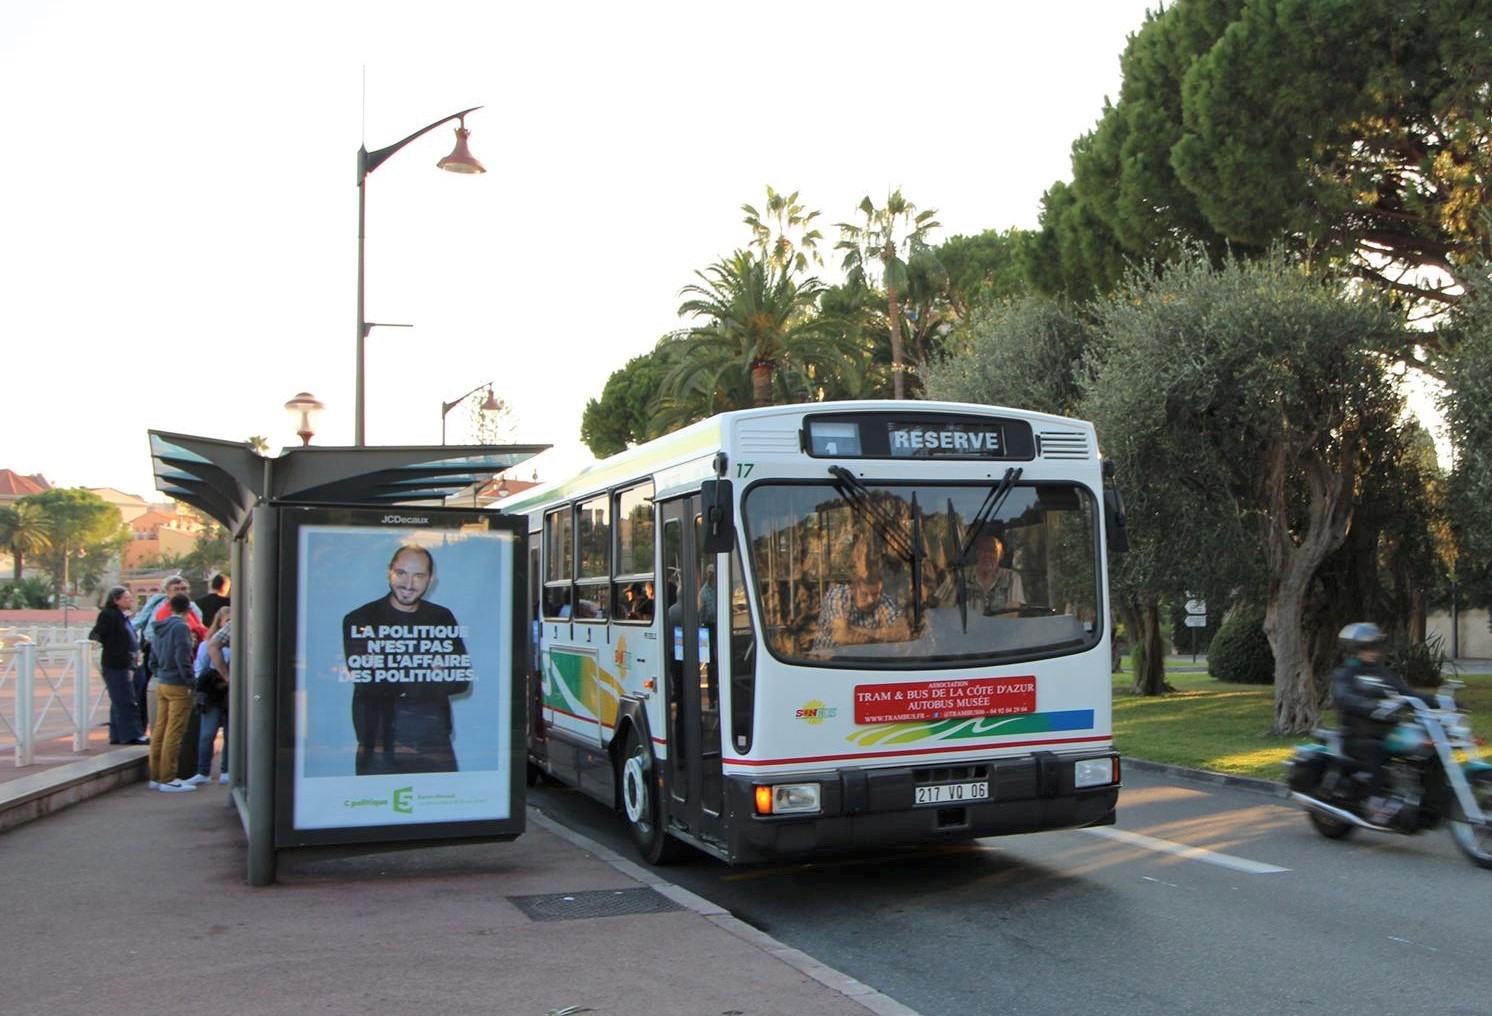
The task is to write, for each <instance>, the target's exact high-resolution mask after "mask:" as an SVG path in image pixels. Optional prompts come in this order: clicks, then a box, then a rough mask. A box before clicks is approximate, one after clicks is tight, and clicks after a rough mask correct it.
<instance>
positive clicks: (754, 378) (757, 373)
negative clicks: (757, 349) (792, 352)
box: [751, 361, 773, 406]
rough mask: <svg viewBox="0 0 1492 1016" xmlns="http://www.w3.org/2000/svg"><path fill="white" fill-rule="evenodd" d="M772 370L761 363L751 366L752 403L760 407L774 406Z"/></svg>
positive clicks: (770, 366)
mask: <svg viewBox="0 0 1492 1016" xmlns="http://www.w3.org/2000/svg"><path fill="white" fill-rule="evenodd" d="M772 368H773V365H772V364H770V363H762V362H761V361H757V362H756V363H753V364H752V365H751V401H752V402H753V403H754V404H756V405H758V406H770V405H771V404H772Z"/></svg>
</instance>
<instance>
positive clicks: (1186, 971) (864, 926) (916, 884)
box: [530, 770, 1492, 1016]
mask: <svg viewBox="0 0 1492 1016" xmlns="http://www.w3.org/2000/svg"><path fill="white" fill-rule="evenodd" d="M530 802H531V803H532V804H535V805H537V806H538V807H540V808H542V809H543V810H544V811H545V812H546V813H547V814H550V815H552V816H554V817H555V818H557V819H558V820H559V821H562V822H564V823H565V824H567V825H570V826H572V827H573V828H576V829H579V830H580V831H582V832H584V833H586V835H588V836H591V837H592V838H595V839H597V840H600V841H601V842H604V843H606V844H607V845H609V846H611V847H612V848H613V849H616V850H617V851H618V852H619V853H622V854H623V855H624V856H635V851H634V850H633V849H632V846H631V842H630V840H629V839H628V837H627V832H626V829H625V827H624V826H623V824H622V822H621V820H620V819H618V818H615V817H613V816H612V815H611V813H610V812H608V811H606V810H605V809H603V808H601V807H599V806H597V805H596V804H594V802H591V801H589V800H588V799H586V798H584V797H582V796H581V795H579V794H576V793H574V792H572V791H569V790H566V789H563V788H558V787H553V786H546V787H542V788H535V789H531V790H530ZM663 874H664V875H665V876H666V877H667V878H669V880H671V881H673V882H676V883H678V884H680V885H683V886H685V887H687V888H688V889H690V890H692V891H694V892H696V893H698V894H700V895H701V896H704V897H705V898H707V899H709V900H712V901H714V902H716V903H718V904H720V905H722V906H724V907H726V908H728V909H729V910H730V911H731V912H732V913H734V914H735V915H736V916H738V917H740V918H742V919H743V920H746V921H748V922H750V923H751V924H753V925H755V926H757V927H759V928H761V929H763V930H765V931H767V932H768V933H769V934H771V935H773V936H774V937H775V938H777V939H778V940H779V941H782V942H784V943H785V944H787V945H789V946H792V947H795V948H798V949H801V950H803V951H804V952H807V953H809V954H810V955H812V956H814V957H815V958H817V959H819V960H821V961H822V962H824V963H826V964H828V965H830V966H832V967H835V968H837V969H839V970H841V971H844V972H845V973H847V974H850V975H851V976H853V977H856V978H858V979H860V980H861V981H864V982H865V983H867V984H870V985H872V986H873V987H875V988H877V989H878V990H880V991H882V992H884V993H886V994H887V995H890V996H891V997H893V998H895V999H897V1000H898V1001H900V1002H902V1003H904V1004H905V1005H908V1006H910V1007H912V1008H914V1009H916V1010H918V1011H920V1012H921V1013H923V1014H925V1016H942V1014H951V1013H1001V1014H1031V1016H1042V1014H1053V1016H1056V1014H1062V1016H1070V1014H1074V1013H1082V1012H1086V1011H1093V1010H1100V1011H1104V1012H1109V1013H1118V1014H1126V1016H1128V1014H1141V1013H1147V1014H1148V1013H1157V1014H1161V1013H1164V1014H1180V1013H1199V1014H1201V1013H1206V1014H1209V1016H1232V1014H1237V1016H1257V1014H1259V1013H1263V1012H1276V1013H1278V1012H1299V1013H1311V1014H1336V1013H1341V1014H1351V1016H1362V1014H1366V1013H1371V1014H1393V1013H1406V1014H1408V1013H1414V1014H1418V1013H1430V1012H1433V1013H1444V1014H1466V1016H1473V1014H1474V1016H1487V1014H1488V1013H1492V968H1489V965H1488V964H1487V962H1486V950H1485V948H1484V946H1483V936H1484V933H1485V930H1486V926H1487V921H1488V917H1489V916H1492V871H1484V870H1482V869H1480V868H1477V867H1475V866H1474V865H1472V864H1471V863H1470V862H1469V861H1467V860H1466V859H1465V858H1464V857H1463V856H1462V855H1461V854H1460V853H1459V852H1458V851H1457V850H1456V848H1455V845H1454V844H1453V843H1452V841H1451V839H1450V836H1449V835H1448V834H1447V833H1446V832H1445V831H1444V830H1434V831H1432V832H1430V833H1427V834H1424V835H1421V836H1417V837H1391V836H1384V835H1374V834H1368V833H1360V834H1358V835H1357V836H1355V837H1353V838H1352V839H1349V840H1347V841H1345V842H1340V841H1339V842H1332V841H1328V840H1325V839H1322V838H1321V837H1319V836H1318V835H1317V834H1316V833H1314V832H1313V831H1312V830H1311V827H1310V826H1309V824H1308V823H1307V821H1306V819H1305V816H1304V815H1303V813H1302V812H1301V811H1300V810H1299V809H1298V808H1296V807H1295V806H1293V805H1291V804H1289V803H1288V802H1287V801H1285V800H1284V799H1283V798H1279V797H1273V796H1270V795H1268V794H1264V793H1260V792H1258V791H1253V790H1243V789H1236V788H1231V787H1224V786H1215V785H1212V784H1203V783H1197V782H1193V781H1189V780H1185V779H1175V778H1169V777H1165V776H1158V775H1154V774H1149V773H1139V772H1136V771H1133V770H1131V771H1129V772H1128V773H1126V775H1125V789H1124V791H1123V794H1122V797H1121V800H1120V811H1119V823H1118V825H1117V826H1114V827H1110V828H1107V829H1099V830H1087V831H1072V832H1059V833H1045V834H1040V835H1034V836H1017V837H1005V838H990V839H983V840H978V841H974V842H971V843H969V844H967V845H963V846H960V847H957V848H946V849H942V850H937V851H908V852H893V853H886V854H882V855H879V856H875V857H860V858H848V859H841V860H835V861H828V862H819V863H812V864H781V865H760V866H753V867H746V868H730V867H728V866H726V865H723V864H720V863H719V862H717V861H715V860H713V859H709V858H705V857H703V856H696V857H694V858H692V859H691V860H689V861H687V862H685V863H683V864H680V865H676V866H673V867H670V868H667V869H663Z"/></svg>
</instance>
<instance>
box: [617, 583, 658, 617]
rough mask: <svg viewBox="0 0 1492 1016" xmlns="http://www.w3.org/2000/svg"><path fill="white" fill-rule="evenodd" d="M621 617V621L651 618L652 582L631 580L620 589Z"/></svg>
mask: <svg viewBox="0 0 1492 1016" xmlns="http://www.w3.org/2000/svg"><path fill="white" fill-rule="evenodd" d="M620 616H621V619H622V620H623V621H651V620H652V619H653V584H652V583H651V582H633V583H631V584H630V585H628V586H627V588H625V589H623V590H622V602H621V614H620Z"/></svg>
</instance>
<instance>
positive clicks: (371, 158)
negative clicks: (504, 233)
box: [353, 106, 487, 446]
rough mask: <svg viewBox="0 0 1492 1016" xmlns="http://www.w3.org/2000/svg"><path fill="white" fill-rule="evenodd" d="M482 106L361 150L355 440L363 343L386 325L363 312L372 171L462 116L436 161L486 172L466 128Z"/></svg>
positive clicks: (356, 440) (359, 426)
mask: <svg viewBox="0 0 1492 1016" xmlns="http://www.w3.org/2000/svg"><path fill="white" fill-rule="evenodd" d="M481 108H482V107H481V106H473V107H471V109H463V110H461V112H459V113H452V114H451V115H450V116H447V117H442V118H441V119H439V120H437V121H435V122H434V123H432V124H430V125H429V126H426V127H421V128H420V129H419V130H417V131H415V132H414V133H413V134H411V135H410V136H409V137H407V138H405V139H404V140H403V141H397V142H395V143H394V144H392V145H389V146H388V147H387V148H380V149H379V150H378V151H376V152H369V151H368V149H367V147H366V146H364V147H361V148H359V149H358V150H357V386H356V395H355V399H354V402H355V406H354V414H355V416H354V428H353V429H354V434H353V444H354V445H357V446H361V445H362V444H363V422H364V419H365V417H364V414H363V408H364V399H363V346H364V344H365V343H366V341H367V338H368V332H369V331H370V330H371V329H373V328H378V327H382V326H380V325H379V324H378V323H377V322H369V321H368V320H366V319H365V318H364V316H363V245H364V239H365V223H366V220H367V207H368V206H367V199H368V189H367V186H366V184H367V182H368V174H369V173H371V172H373V171H374V170H375V169H377V168H378V167H379V166H381V165H383V164H384V163H385V162H386V161H388V158H389V156H391V155H393V154H394V153H395V152H397V151H398V150H399V149H401V148H403V147H404V146H405V145H407V144H409V143H410V142H411V141H413V140H414V139H415V138H417V137H420V136H421V135H423V134H427V133H429V132H430V131H433V130H434V129H435V128H437V127H439V126H440V125H441V124H447V123H450V122H451V121H452V120H458V121H460V123H459V124H458V126H457V127H456V147H455V148H453V149H452V150H451V154H450V155H447V156H446V157H445V158H444V159H441V160H440V161H439V162H437V163H436V164H435V165H436V166H437V167H438V168H440V169H444V170H446V171H447V172H450V173H485V172H487V170H486V169H485V168H484V167H483V166H482V164H481V163H480V162H478V161H477V160H476V159H474V158H473V157H472V154H471V151H470V150H469V149H468V148H467V147H466V139H467V137H469V136H470V134H471V131H469V130H467V129H466V114H468V113H471V112H473V111H475V110H478V109H481ZM388 327H396V328H408V327H409V325H393V326H388Z"/></svg>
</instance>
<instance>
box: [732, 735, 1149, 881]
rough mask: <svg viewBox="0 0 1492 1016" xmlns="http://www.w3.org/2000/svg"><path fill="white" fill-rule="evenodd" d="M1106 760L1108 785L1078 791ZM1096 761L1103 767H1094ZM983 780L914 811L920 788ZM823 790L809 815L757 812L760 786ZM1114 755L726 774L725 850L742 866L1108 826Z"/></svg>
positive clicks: (1113, 801) (1115, 791) (1115, 786)
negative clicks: (967, 791)
mask: <svg viewBox="0 0 1492 1016" xmlns="http://www.w3.org/2000/svg"><path fill="white" fill-rule="evenodd" d="M1095 760H1111V765H1112V767H1113V768H1112V772H1113V777H1114V778H1113V781H1112V782H1109V783H1106V784H1103V785H1099V786H1092V787H1078V786H1076V781H1075V779H1074V772H1075V770H1076V769H1077V766H1078V763H1079V762H1083V763H1089V765H1085V766H1084V767H1083V770H1084V771H1089V772H1091V771H1092V763H1093V762H1094V761H1095ZM1100 764H1101V763H1100ZM968 782H987V783H988V789H989V796H988V797H987V798H986V799H984V800H978V801H967V802H959V803H935V804H921V805H919V804H917V803H916V802H917V797H918V792H917V788H918V787H927V786H935V785H938V784H960V783H968ZM813 783H817V784H818V786H819V798H820V810H819V811H818V812H815V813H811V814H786V815H760V814H757V807H756V797H757V788H758V787H760V786H762V785H780V784H813ZM1119 787H1120V783H1119V756H1118V753H1117V752H1114V751H1101V752H1086V753H1082V754H1072V755H1067V754H1060V755H1059V754H1057V753H1055V752H1038V753H1036V754H1034V755H1029V756H1023V757H1020V758H1014V759H990V760H987V761H978V762H965V763H961V764H959V765H949V766H928V765H917V766H901V767H888V768H875V769H869V768H865V769H841V770H838V771H836V772H834V773H811V774H810V773H804V774H802V775H801V776H794V775H791V774H788V775H784V774H773V775H772V776H771V777H769V778H767V777H757V778H742V777H730V778H727V779H726V781H725V798H726V799H725V807H726V809H727V811H728V813H729V815H730V821H729V823H728V824H727V827H728V828H729V829H730V830H731V832H730V835H729V839H730V843H729V847H728V851H729V854H730V859H731V861H732V862H733V863H736V864H743V863H751V862H754V861H760V860H766V859H770V858H779V857H801V856H803V855H806V854H833V853H845V852H848V851H854V850H865V849H868V848H873V847H884V846H898V845H909V844H933V843H945V842H951V841H956V840H966V839H971V838H974V837H979V836H1008V835H1014V834H1018V833H1031V832H1040V831H1043V830H1048V829H1071V828H1081V827H1083V826H1092V825H1111V824H1112V823H1113V822H1114V817H1115V807H1116V805H1117V804H1118V800H1119Z"/></svg>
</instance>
